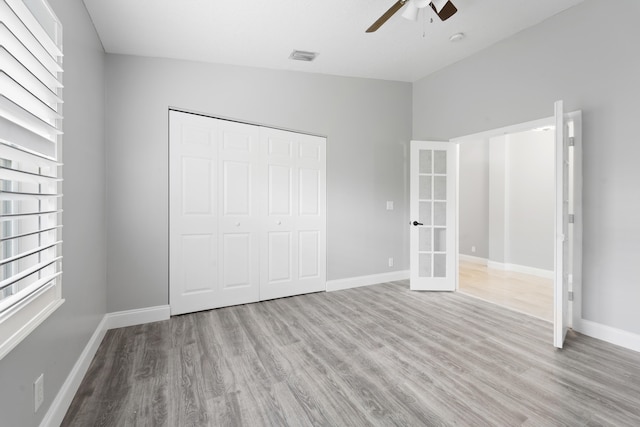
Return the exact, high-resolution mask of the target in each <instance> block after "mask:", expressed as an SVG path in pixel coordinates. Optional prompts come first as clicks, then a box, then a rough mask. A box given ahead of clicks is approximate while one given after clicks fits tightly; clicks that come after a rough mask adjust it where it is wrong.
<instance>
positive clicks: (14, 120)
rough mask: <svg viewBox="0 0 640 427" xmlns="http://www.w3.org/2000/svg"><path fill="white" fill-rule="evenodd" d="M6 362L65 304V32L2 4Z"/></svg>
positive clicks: (0, 213)
mask: <svg viewBox="0 0 640 427" xmlns="http://www.w3.org/2000/svg"><path fill="white" fill-rule="evenodd" d="M0 21H1V22H0V358H2V357H3V356H4V355H6V354H7V353H8V352H9V351H10V350H11V349H12V348H14V347H15V346H16V345H17V344H18V343H19V342H20V341H21V340H22V339H24V338H25V337H26V336H27V335H28V334H29V333H30V332H31V331H32V330H33V329H35V327H36V326H38V325H39V324H40V323H41V322H42V321H43V320H44V319H46V318H47V317H48V316H49V315H50V314H51V313H53V311H55V309H56V308H57V307H59V306H60V305H61V304H62V302H63V301H64V300H63V299H62V290H61V275H62V248H61V243H62V241H61V237H62V233H61V227H62V224H61V212H62V210H61V208H62V194H61V187H62V184H61V181H62V179H61V176H62V175H61V173H62V165H61V163H60V162H59V159H60V154H61V135H62V131H61V129H62V114H61V113H62V99H61V96H62V83H61V80H62V28H61V25H60V22H59V21H58V19H57V18H56V17H55V14H54V13H53V11H52V10H51V8H50V6H49V5H48V4H47V3H46V1H45V0H0Z"/></svg>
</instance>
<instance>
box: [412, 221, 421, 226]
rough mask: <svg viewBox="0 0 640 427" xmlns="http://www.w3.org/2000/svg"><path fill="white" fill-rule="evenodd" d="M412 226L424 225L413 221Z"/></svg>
mask: <svg viewBox="0 0 640 427" xmlns="http://www.w3.org/2000/svg"><path fill="white" fill-rule="evenodd" d="M413 225H416V226H418V225H424V224H423V223H421V222H418V221H413Z"/></svg>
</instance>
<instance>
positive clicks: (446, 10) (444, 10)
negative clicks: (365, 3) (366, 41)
mask: <svg viewBox="0 0 640 427" xmlns="http://www.w3.org/2000/svg"><path fill="white" fill-rule="evenodd" d="M406 3H409V4H408V5H407V9H406V10H405V11H404V13H403V14H402V16H403V17H405V18H407V19H411V20H414V21H415V20H417V19H418V11H419V10H420V9H422V8H425V7H427V6H431V9H433V11H434V12H435V13H436V15H438V17H439V18H440V19H441V20H443V21H446V20H447V19H449V18H451V17H452V16H453V15H454V14H455V13H456V12H457V11H458V9H457V8H456V7H455V6H454V5H453V3H451V1H449V0H431V1H429V0H398V1H397V2H396V3H395V4H394V5H393V6H391V7H390V8H389V10H387V11H386V12H385V13H383V14H382V16H381V17H380V18H378V20H377V21H376V22H374V23H373V25H371V26H370V27H369V28H367V31H366V32H367V33H373V32H374V31H376V30H377V29H378V28H380V27H381V26H382V24H384V23H385V22H387V21H388V20H389V18H391V17H392V16H393V15H395V13H396V12H397V11H399V10H400V9H402V6H404V5H405V4H406Z"/></svg>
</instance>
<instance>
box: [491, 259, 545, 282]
mask: <svg viewBox="0 0 640 427" xmlns="http://www.w3.org/2000/svg"><path fill="white" fill-rule="evenodd" d="M487 267H489V268H495V269H496V270H504V271H514V272H516V273H523V274H531V275H532V276H538V277H544V278H545V279H553V276H554V272H553V270H543V269H541V268H535V267H529V266H526V265H518V264H508V263H502V262H496V261H491V260H489V261H488V262H487Z"/></svg>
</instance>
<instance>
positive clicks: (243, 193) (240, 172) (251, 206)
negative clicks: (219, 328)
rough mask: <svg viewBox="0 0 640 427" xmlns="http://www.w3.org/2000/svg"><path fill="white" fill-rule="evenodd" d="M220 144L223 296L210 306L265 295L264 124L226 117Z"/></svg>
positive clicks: (219, 182)
mask: <svg viewBox="0 0 640 427" xmlns="http://www.w3.org/2000/svg"><path fill="white" fill-rule="evenodd" d="M219 122H220V124H219V126H220V140H219V146H218V148H219V149H218V154H219V156H220V159H219V163H218V164H219V169H218V194H219V197H220V202H219V211H218V212H219V238H218V254H219V258H218V260H219V263H220V264H219V268H218V286H219V290H220V294H221V297H220V298H219V299H218V301H217V302H216V304H214V305H212V306H211V307H209V308H216V307H223V306H228V305H235V304H244V303H248V302H255V301H258V300H259V299H260V267H259V266H260V240H259V239H260V228H261V224H262V221H263V219H262V216H263V214H262V209H261V208H260V200H259V194H260V188H261V186H263V185H264V184H263V181H264V178H263V176H264V159H262V158H261V153H260V150H259V144H260V139H259V129H260V128H259V127H257V126H251V125H247V124H243V123H235V122H229V121H224V120H220V121H219Z"/></svg>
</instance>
